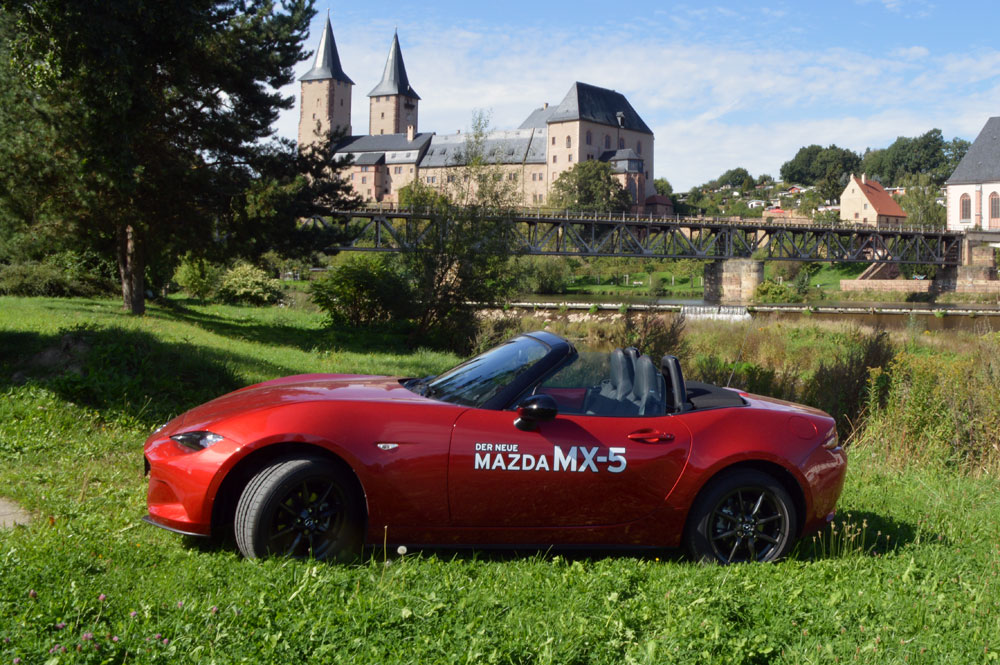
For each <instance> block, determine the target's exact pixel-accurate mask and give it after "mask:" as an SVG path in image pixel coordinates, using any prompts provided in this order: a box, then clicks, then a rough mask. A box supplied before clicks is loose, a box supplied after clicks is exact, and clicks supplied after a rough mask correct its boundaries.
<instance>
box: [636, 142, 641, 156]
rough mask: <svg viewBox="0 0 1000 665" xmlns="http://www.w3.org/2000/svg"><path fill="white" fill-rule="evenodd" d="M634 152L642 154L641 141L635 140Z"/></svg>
mask: <svg viewBox="0 0 1000 665" xmlns="http://www.w3.org/2000/svg"><path fill="white" fill-rule="evenodd" d="M635 154H637V155H641V154H642V141H636V142H635Z"/></svg>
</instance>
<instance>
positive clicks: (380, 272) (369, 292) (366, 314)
mask: <svg viewBox="0 0 1000 665" xmlns="http://www.w3.org/2000/svg"><path fill="white" fill-rule="evenodd" d="M309 294H310V296H311V297H312V301H313V302H314V303H315V304H316V305H317V306H318V307H319V308H320V309H321V310H323V311H324V312H326V314H327V315H328V316H329V317H330V321H331V322H332V323H350V324H355V325H362V326H370V325H374V324H377V323H385V322H388V321H392V320H400V319H405V318H407V317H408V316H409V315H410V313H411V311H412V307H411V302H412V292H411V289H410V286H409V283H408V282H407V281H406V279H405V278H404V277H403V276H402V275H401V274H400V273H399V272H398V271H397V270H396V269H395V268H394V267H393V266H392V265H391V264H390V263H389V262H388V260H387V259H386V258H385V257H382V256H378V257H372V256H358V257H351V258H350V259H348V260H347V261H345V262H343V263H341V264H340V265H338V266H337V267H335V268H333V269H332V270H331V271H329V272H327V273H326V274H325V275H323V276H322V277H320V278H319V279H317V280H315V281H314V282H312V283H311V284H310V285H309Z"/></svg>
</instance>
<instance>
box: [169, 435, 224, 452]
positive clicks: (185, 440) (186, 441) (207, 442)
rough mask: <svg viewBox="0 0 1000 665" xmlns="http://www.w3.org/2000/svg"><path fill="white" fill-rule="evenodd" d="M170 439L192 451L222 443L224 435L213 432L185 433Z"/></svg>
mask: <svg viewBox="0 0 1000 665" xmlns="http://www.w3.org/2000/svg"><path fill="white" fill-rule="evenodd" d="M170 438H171V439H173V440H174V441H176V442H177V443H179V444H181V445H182V446H185V447H187V448H190V449H191V450H203V449H205V448H208V447H209V446H214V445H215V444H217V443H218V442H219V441H222V435H221V434H215V433H213V432H183V433H182V434H174V435H173V436H172V437H170Z"/></svg>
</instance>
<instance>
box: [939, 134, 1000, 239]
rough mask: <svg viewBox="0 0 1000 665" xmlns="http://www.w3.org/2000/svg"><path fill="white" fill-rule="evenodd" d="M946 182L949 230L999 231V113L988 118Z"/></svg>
mask: <svg viewBox="0 0 1000 665" xmlns="http://www.w3.org/2000/svg"><path fill="white" fill-rule="evenodd" d="M944 184H945V188H946V201H947V203H946V205H947V208H948V229H949V230H956V231H964V230H966V229H969V228H979V229H990V230H1000V116H998V117H993V118H990V119H989V120H987V121H986V125H985V126H984V127H983V130H982V131H981V132H979V136H977V137H976V140H975V141H973V142H972V145H971V146H969V151H968V152H967V153H965V157H963V158H962V161H960V162H959V163H958V166H957V167H955V172H954V173H952V174H951V177H950V178H948V180H946V181H945V183H944Z"/></svg>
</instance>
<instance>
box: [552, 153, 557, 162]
mask: <svg viewBox="0 0 1000 665" xmlns="http://www.w3.org/2000/svg"><path fill="white" fill-rule="evenodd" d="M552 163H553V164H555V163H556V155H552Z"/></svg>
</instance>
